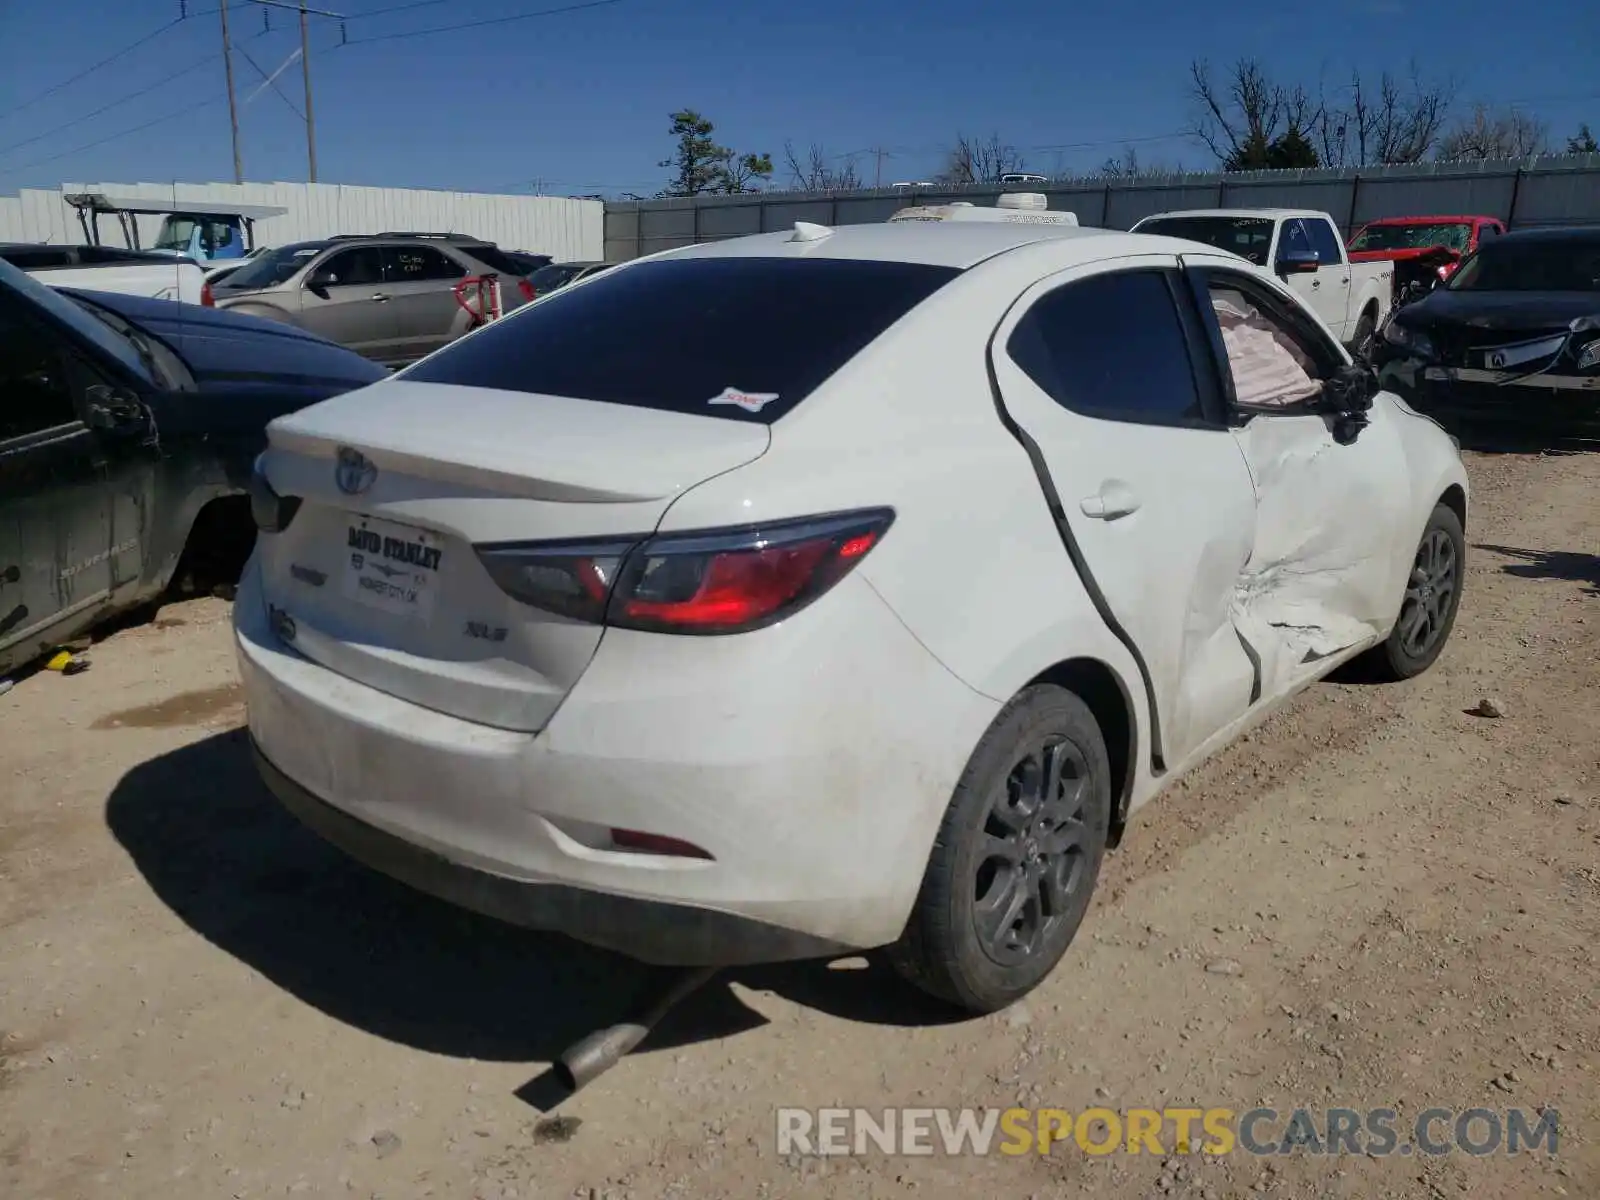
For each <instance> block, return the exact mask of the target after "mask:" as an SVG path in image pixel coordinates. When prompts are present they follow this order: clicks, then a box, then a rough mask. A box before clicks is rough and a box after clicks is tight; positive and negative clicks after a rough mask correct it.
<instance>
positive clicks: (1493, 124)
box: [1439, 104, 1550, 161]
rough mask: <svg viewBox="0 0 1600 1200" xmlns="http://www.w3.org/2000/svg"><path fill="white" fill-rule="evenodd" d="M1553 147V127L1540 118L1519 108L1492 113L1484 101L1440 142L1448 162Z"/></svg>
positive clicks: (1441, 153)
mask: <svg viewBox="0 0 1600 1200" xmlns="http://www.w3.org/2000/svg"><path fill="white" fill-rule="evenodd" d="M1549 146H1550V135H1549V130H1548V128H1547V127H1546V126H1545V123H1544V122H1543V121H1541V120H1539V119H1538V118H1537V117H1534V116H1530V115H1529V114H1528V113H1524V112H1518V111H1517V110H1516V109H1511V110H1509V111H1508V112H1504V113H1498V114H1496V113H1491V112H1490V111H1489V109H1488V108H1487V107H1486V106H1485V105H1482V104H1480V105H1478V106H1476V107H1475V108H1474V109H1473V110H1472V116H1471V117H1469V118H1467V119H1466V120H1464V121H1462V122H1461V123H1460V124H1459V125H1457V126H1456V127H1455V128H1454V129H1452V130H1451V131H1450V132H1449V133H1448V134H1447V135H1446V136H1445V138H1444V140H1443V141H1442V142H1440V143H1439V158H1440V159H1442V160H1445V161H1458V160H1462V159H1467V160H1476V159H1493V158H1527V157H1528V156H1530V155H1533V154H1542V153H1544V152H1545V151H1546V150H1548V149H1549Z"/></svg>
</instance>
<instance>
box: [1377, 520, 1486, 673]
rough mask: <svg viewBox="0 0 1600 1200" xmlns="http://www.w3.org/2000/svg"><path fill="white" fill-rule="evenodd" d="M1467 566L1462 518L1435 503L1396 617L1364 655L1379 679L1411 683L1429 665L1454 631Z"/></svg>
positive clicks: (1418, 546) (1412, 563) (1442, 649)
mask: <svg viewBox="0 0 1600 1200" xmlns="http://www.w3.org/2000/svg"><path fill="white" fill-rule="evenodd" d="M1466 566H1467V539H1466V535H1465V534H1464V533H1463V531H1462V529H1461V518H1460V517H1458V516H1456V514H1455V512H1454V511H1453V510H1452V509H1449V508H1447V507H1445V506H1444V505H1443V504H1440V505H1438V506H1436V507H1435V508H1434V510H1433V513H1432V515H1430V516H1429V518H1428V525H1427V528H1425V529H1424V530H1423V531H1422V540H1421V542H1419V543H1418V544H1417V553H1416V556H1415V557H1414V558H1413V559H1412V561H1411V574H1410V575H1409V576H1408V577H1407V579H1406V594H1405V599H1404V600H1402V601H1401V604H1400V617H1399V619H1398V620H1396V621H1395V623H1394V629H1393V630H1391V631H1390V633H1389V636H1388V638H1387V639H1386V640H1385V641H1384V642H1383V644H1382V645H1380V646H1374V647H1373V648H1372V650H1370V651H1369V652H1368V655H1369V662H1370V664H1371V666H1372V667H1373V668H1374V669H1375V670H1376V671H1377V672H1378V674H1379V675H1381V676H1382V677H1383V678H1385V679H1388V680H1393V681H1398V680H1401V679H1411V678H1412V677H1414V676H1417V675H1420V674H1422V673H1423V672H1424V671H1426V670H1427V669H1428V668H1429V667H1431V666H1432V665H1433V663H1434V660H1435V659H1437V658H1438V657H1439V655H1440V654H1441V653H1442V652H1443V651H1444V644H1445V642H1446V641H1447V640H1449V637H1450V630H1451V629H1452V628H1453V627H1454V626H1455V623H1456V613H1457V611H1458V610H1459V609H1460V607H1461V587H1462V584H1463V582H1464V581H1465V578H1466Z"/></svg>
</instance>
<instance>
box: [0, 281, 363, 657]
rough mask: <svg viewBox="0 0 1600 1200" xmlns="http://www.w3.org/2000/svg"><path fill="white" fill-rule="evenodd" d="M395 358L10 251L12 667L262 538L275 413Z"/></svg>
mask: <svg viewBox="0 0 1600 1200" xmlns="http://www.w3.org/2000/svg"><path fill="white" fill-rule="evenodd" d="M387 373H388V372H387V371H385V370H384V368H382V367H380V366H377V365H376V364H374V363H372V362H370V361H368V360H367V359H364V358H362V357H361V356H360V355H358V354H354V353H352V352H351V351H348V350H345V349H343V348H342V347H339V346H336V345H334V344H333V343H331V342H327V341H323V340H322V339H321V338H317V337H314V336H312V335H310V334H307V333H304V332H302V331H301V330H298V329H295V328H294V327H292V326H289V325H283V324H278V323H275V322H271V321H262V320H257V319H255V318H253V317H245V316H237V315H234V314H232V313H228V312H224V311H218V310H216V309H213V308H202V307H199V306H196V305H189V304H179V303H177V302H175V301H171V300H154V299H147V298H144V297H136V296H122V295H111V294H107V293H99V292H75V291H67V290H59V291H58V290H56V289H53V288H49V287H46V286H45V285H44V284H41V283H39V282H38V281H37V280H35V279H33V278H31V277H30V276H28V275H25V274H24V273H23V272H21V271H19V270H17V269H16V268H15V267H13V266H11V265H10V264H8V263H5V262H0V672H4V671H7V670H10V669H11V668H13V667H15V666H17V665H19V664H21V663H24V662H27V661H29V660H30V659H32V658H34V657H36V656H37V655H38V654H40V653H42V652H44V651H45V650H48V649H50V648H51V647H52V646H55V645H58V644H60V643H61V642H62V641H64V640H67V639H69V638H71V637H73V636H75V635H77V634H79V633H82V632H83V631H84V630H85V629H87V628H89V627H90V626H91V625H93V624H94V623H95V622H96V621H98V620H101V619H103V618H104V617H106V616H109V615H111V614H112V613H114V612H118V611H122V610H125V609H129V608H133V607H137V606H140V605H143V604H147V603H149V602H151V601H154V600H156V599H158V598H159V597H160V596H161V595H162V594H163V593H164V592H165V591H166V589H167V587H168V585H169V584H170V583H171V582H172V581H173V578H174V575H175V574H176V572H177V571H178V568H179V564H180V562H181V561H187V562H189V563H196V562H199V561H201V560H203V559H204V558H205V557H206V556H208V555H211V556H215V555H217V554H223V555H227V554H228V553H229V551H230V548H231V552H232V554H233V555H237V554H238V553H239V548H240V547H241V546H242V547H244V548H246V549H247V548H248V546H249V544H250V542H249V539H250V538H251V537H252V535H253V526H252V524H251V521H250V514H249V501H248V499H247V498H246V496H245V488H246V485H247V483H248V480H249V476H250V467H251V463H252V461H253V460H254V458H255V456H256V455H257V454H258V453H259V452H260V451H261V449H262V448H263V447H264V445H265V442H266V436H265V430H266V425H267V422H268V421H270V420H272V419H273V418H274V417H277V416H279V415H281V414H283V413H287V412H292V411H294V410H296V409H299V408H304V407H305V406H307V405H309V404H314V403H316V402H317V401H319V400H323V399H326V398H327V397H329V396H334V395H337V394H339V393H340V392H346V391H349V390H351V389H353V388H358V387H361V386H363V385H365V384H368V383H372V382H374V381H376V380H378V379H381V378H383V377H384V376H385V375H386V374H387Z"/></svg>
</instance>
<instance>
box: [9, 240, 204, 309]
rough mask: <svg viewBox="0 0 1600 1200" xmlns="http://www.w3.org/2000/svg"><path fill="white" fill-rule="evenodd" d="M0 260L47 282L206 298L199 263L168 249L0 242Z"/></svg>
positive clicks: (163, 297)
mask: <svg viewBox="0 0 1600 1200" xmlns="http://www.w3.org/2000/svg"><path fill="white" fill-rule="evenodd" d="M0 261H4V262H8V263H10V264H11V265H12V266H14V267H16V268H18V269H19V270H22V271H26V272H27V273H28V274H29V275H32V276H33V277H34V278H35V279H37V280H39V282H40V283H48V284H49V285H50V286H51V287H75V288H88V289H89V290H91V291H96V292H117V293H120V294H122V295H125V296H150V297H153V298H155V299H157V300H182V301H183V302H184V303H186V304H209V303H210V302H211V300H210V293H209V292H208V291H207V289H206V280H205V272H204V271H203V270H201V269H200V264H199V263H197V262H195V261H194V260H193V259H189V258H183V257H180V256H176V255H172V254H160V253H157V252H155V251H150V250H122V249H119V248H117V247H115V246H51V245H44V244H40V243H35V242H0Z"/></svg>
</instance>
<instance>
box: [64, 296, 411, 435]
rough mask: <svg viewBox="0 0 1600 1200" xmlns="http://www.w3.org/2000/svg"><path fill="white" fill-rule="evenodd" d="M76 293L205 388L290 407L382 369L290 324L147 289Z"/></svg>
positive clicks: (381, 374)
mask: <svg viewBox="0 0 1600 1200" xmlns="http://www.w3.org/2000/svg"><path fill="white" fill-rule="evenodd" d="M63 290H65V289H63ZM77 294H80V295H82V297H83V298H84V299H85V300H88V301H89V302H90V303H91V304H97V305H99V306H100V307H101V308H107V309H110V310H111V311H112V312H114V313H116V314H117V315H118V316H120V317H122V318H123V319H124V320H127V321H129V322H131V323H133V324H134V325H137V326H138V327H139V328H140V329H142V330H144V331H145V332H147V333H149V334H150V335H151V336H153V337H157V338H160V339H161V340H162V341H163V342H165V343H166V344H167V345H168V346H170V347H171V348H172V351H173V353H175V354H176V355H177V356H178V357H179V358H181V359H182V360H183V363H184V365H185V366H186V367H188V368H189V373H190V374H191V375H193V376H194V379H195V384H196V385H197V387H198V389H199V390H200V392H201V393H203V394H206V395H240V396H248V395H261V394H271V395H275V396H279V397H282V398H284V399H292V400H295V401H297V402H298V403H297V404H296V405H294V407H299V406H301V405H306V404H314V403H316V402H317V401H319V400H324V399H327V398H328V397H329V396H336V395H338V394H339V393H341V392H347V391H349V390H350V389H352V388H357V387H361V386H363V385H365V384H369V383H375V382H376V381H378V380H380V379H384V378H386V377H387V376H388V374H389V372H388V371H387V370H385V369H384V368H383V367H380V366H378V364H376V363H374V362H372V361H370V360H369V359H365V358H362V357H361V356H360V355H359V354H356V353H355V352H354V351H351V350H346V349H345V348H344V347H343V346H338V345H335V344H334V343H333V342H329V341H326V340H324V339H322V338H319V337H317V336H316V335H314V334H310V333H307V332H305V331H304V330H302V329H298V328H296V327H295V326H293V325H285V324H281V323H279V322H277V321H268V320H265V319H264V318H261V317H252V316H247V315H245V314H243V313H233V312H228V311H227V310H225V309H217V308H210V307H203V306H201V305H197V304H178V303H175V302H173V301H171V300H156V299H153V298H150V297H147V296H124V295H112V294H109V293H106V292H81V293H77Z"/></svg>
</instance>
